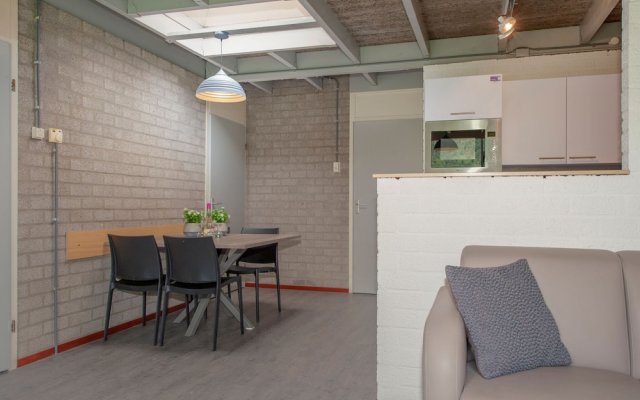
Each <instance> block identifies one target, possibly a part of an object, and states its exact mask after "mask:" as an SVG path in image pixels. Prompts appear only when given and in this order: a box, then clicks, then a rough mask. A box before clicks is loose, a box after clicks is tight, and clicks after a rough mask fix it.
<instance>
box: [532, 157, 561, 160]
mask: <svg viewBox="0 0 640 400" xmlns="http://www.w3.org/2000/svg"><path fill="white" fill-rule="evenodd" d="M538 160H564V157H538Z"/></svg>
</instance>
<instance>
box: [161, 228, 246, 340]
mask: <svg viewBox="0 0 640 400" xmlns="http://www.w3.org/2000/svg"><path fill="white" fill-rule="evenodd" d="M164 245H165V250H166V255H167V279H166V283H165V285H164V300H163V303H162V310H163V313H162V328H161V330H160V346H162V345H164V332H165V326H166V323H167V307H168V305H169V294H170V293H172V292H174V293H181V294H184V295H185V296H189V295H191V296H195V298H196V299H197V298H198V297H199V296H210V295H212V294H213V295H215V297H216V315H215V318H214V321H213V351H215V350H216V347H217V342H218V320H219V319H220V318H219V316H220V288H221V287H222V286H228V285H231V284H233V283H237V284H238V308H239V309H240V333H241V334H243V335H244V312H243V309H242V288H240V282H241V281H240V278H239V277H221V276H220V267H219V265H218V252H217V250H216V246H215V245H214V243H213V239H212V238H210V237H199V238H198V237H196V238H185V237H168V236H165V237H164Z"/></svg>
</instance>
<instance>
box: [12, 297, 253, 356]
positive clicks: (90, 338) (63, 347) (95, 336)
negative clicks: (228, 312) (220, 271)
mask: <svg viewBox="0 0 640 400" xmlns="http://www.w3.org/2000/svg"><path fill="white" fill-rule="evenodd" d="M261 286H262V285H261ZM183 308H184V304H178V305H177V306H173V307H169V313H172V312H175V311H178V310H182V309H183ZM155 319H156V313H151V314H149V315H147V322H148V321H153V320H155ZM141 324H142V318H136V319H134V320H132V321H128V322H125V323H122V324H120V325H116V326H110V327H109V334H110V335H113V334H114V333H118V332H122V331H124V330H126V329H129V328H133V327H134V326H136V325H141ZM103 334H104V333H103V332H102V331H100V332H95V333H92V334H90V335H87V336H83V337H81V338H78V339H74V340H71V341H68V342H65V343H61V344H59V345H58V352H63V351H67V350H71V349H73V348H75V347H78V346H82V345H83V344H87V343H91V342H95V341H96V340H100V339H102V336H103ZM53 354H54V351H53V347H52V348H50V349H46V350H43V351H40V352H37V353H35V354H31V355H30V356H26V357H22V358H19V359H18V368H20V367H24V366H25V365H28V364H31V363H34V362H36V361H40V360H42V359H44V358H47V357H51V356H52V355H53Z"/></svg>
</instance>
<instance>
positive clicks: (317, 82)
mask: <svg viewBox="0 0 640 400" xmlns="http://www.w3.org/2000/svg"><path fill="white" fill-rule="evenodd" d="M303 79H304V80H305V81H307V83H308V84H309V85H311V86H313V87H314V88H316V90H322V78H303Z"/></svg>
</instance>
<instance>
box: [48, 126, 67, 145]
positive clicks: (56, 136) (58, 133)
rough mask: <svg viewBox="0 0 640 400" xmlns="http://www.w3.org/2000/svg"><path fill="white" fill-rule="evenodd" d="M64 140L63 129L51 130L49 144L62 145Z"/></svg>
mask: <svg viewBox="0 0 640 400" xmlns="http://www.w3.org/2000/svg"><path fill="white" fill-rule="evenodd" d="M63 138H64V136H63V134H62V129H57V128H49V143H62V140H63Z"/></svg>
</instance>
